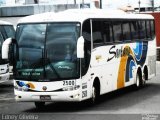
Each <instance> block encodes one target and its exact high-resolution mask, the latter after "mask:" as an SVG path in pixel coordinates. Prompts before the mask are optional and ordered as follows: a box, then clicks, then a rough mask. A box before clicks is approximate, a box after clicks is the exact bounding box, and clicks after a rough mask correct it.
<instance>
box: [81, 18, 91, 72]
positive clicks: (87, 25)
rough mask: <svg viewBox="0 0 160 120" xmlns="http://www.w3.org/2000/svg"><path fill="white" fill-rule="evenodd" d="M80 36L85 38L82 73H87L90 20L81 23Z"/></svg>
mask: <svg viewBox="0 0 160 120" xmlns="http://www.w3.org/2000/svg"><path fill="white" fill-rule="evenodd" d="M82 36H83V38H84V40H85V44H84V59H82V75H85V74H86V73H87V70H88V68H89V64H90V58H91V25H90V20H86V21H84V23H83V25H82Z"/></svg>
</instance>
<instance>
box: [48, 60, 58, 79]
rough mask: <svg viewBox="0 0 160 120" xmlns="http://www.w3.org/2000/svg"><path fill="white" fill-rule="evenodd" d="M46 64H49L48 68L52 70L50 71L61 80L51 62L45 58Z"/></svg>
mask: <svg viewBox="0 0 160 120" xmlns="http://www.w3.org/2000/svg"><path fill="white" fill-rule="evenodd" d="M46 63H47V64H49V66H50V68H51V69H52V71H53V72H54V73H55V74H56V75H57V77H58V78H61V77H60V75H59V73H58V72H57V71H56V69H55V68H54V66H53V65H52V63H51V60H50V59H49V58H46Z"/></svg>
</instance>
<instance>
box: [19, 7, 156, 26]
mask: <svg viewBox="0 0 160 120" xmlns="http://www.w3.org/2000/svg"><path fill="white" fill-rule="evenodd" d="M89 18H109V19H116V18H118V19H154V18H153V16H152V15H146V14H129V13H125V12H122V11H113V10H105V9H104V10H102V9H70V10H65V11H62V12H58V13H54V12H47V13H42V14H37V15H31V16H27V17H24V18H22V19H20V20H19V21H18V23H40V22H83V21H84V20H86V19H89Z"/></svg>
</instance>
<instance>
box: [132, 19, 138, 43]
mask: <svg viewBox="0 0 160 120" xmlns="http://www.w3.org/2000/svg"><path fill="white" fill-rule="evenodd" d="M130 26H131V36H132V39H133V40H137V39H139V37H138V25H137V22H136V21H131V22H130Z"/></svg>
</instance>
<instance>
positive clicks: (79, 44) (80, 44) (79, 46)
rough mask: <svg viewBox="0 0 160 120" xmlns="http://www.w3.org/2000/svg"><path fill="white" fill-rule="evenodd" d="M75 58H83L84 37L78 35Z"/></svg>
mask: <svg viewBox="0 0 160 120" xmlns="http://www.w3.org/2000/svg"><path fill="white" fill-rule="evenodd" d="M77 58H84V38H83V36H81V37H79V38H78V41H77Z"/></svg>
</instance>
